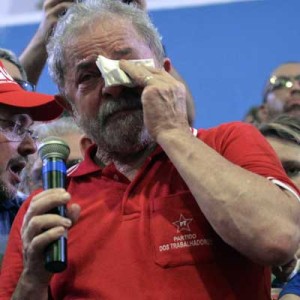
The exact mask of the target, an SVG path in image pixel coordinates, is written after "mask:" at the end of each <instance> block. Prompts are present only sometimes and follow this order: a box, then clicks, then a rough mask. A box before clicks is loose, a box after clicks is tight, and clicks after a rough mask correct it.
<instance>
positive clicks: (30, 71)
mask: <svg viewBox="0 0 300 300" xmlns="http://www.w3.org/2000/svg"><path fill="white" fill-rule="evenodd" d="M73 2H74V1H73V0H63V1H62V0H46V1H45V2H44V4H43V18H42V21H41V23H40V25H39V27H38V29H37V31H36V32H35V34H34V36H33V37H32V39H31V40H30V42H29V44H28V45H27V47H26V48H25V50H24V51H23V53H22V54H21V56H20V61H21V63H22V65H23V67H24V68H25V70H26V73H27V77H28V80H29V81H30V82H32V83H34V84H37V83H38V80H39V78H40V75H41V73H42V71H43V68H44V66H45V64H46V61H47V51H46V44H47V41H48V38H49V36H50V34H51V33H52V31H53V28H54V27H55V25H56V23H57V20H58V18H59V16H60V15H61V14H62V13H63V12H64V11H66V10H67V9H68V8H69V7H70V5H72V3H73Z"/></svg>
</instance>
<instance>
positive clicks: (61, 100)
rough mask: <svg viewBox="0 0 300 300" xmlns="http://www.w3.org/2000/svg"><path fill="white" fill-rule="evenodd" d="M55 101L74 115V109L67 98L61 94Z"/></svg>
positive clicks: (56, 96) (55, 97)
mask: <svg viewBox="0 0 300 300" xmlns="http://www.w3.org/2000/svg"><path fill="white" fill-rule="evenodd" d="M54 99H55V101H56V102H57V103H59V104H60V105H61V106H62V107H63V108H64V109H65V110H67V111H68V112H69V113H70V114H72V107H71V105H70V103H69V102H68V101H67V100H66V98H65V97H64V96H62V95H60V94H57V95H55V96H54Z"/></svg>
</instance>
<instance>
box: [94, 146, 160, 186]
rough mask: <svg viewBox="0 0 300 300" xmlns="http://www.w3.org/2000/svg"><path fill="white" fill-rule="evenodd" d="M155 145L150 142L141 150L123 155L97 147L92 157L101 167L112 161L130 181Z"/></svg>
mask: <svg viewBox="0 0 300 300" xmlns="http://www.w3.org/2000/svg"><path fill="white" fill-rule="evenodd" d="M155 147H156V144H155V143H151V144H148V145H147V146H146V147H145V148H143V149H142V150H139V151H136V152H133V153H130V154H125V155H124V154H120V153H107V152H104V151H103V150H102V149H100V148H98V149H97V152H96V155H95V157H94V161H95V163H96V164H97V165H99V166H101V167H104V166H105V165H108V164H110V163H114V164H115V166H116V169H117V170H118V171H119V172H120V173H122V174H123V175H124V176H126V177H127V178H128V179H129V180H130V181H132V180H133V178H134V177H135V175H136V173H137V171H138V170H139V168H140V167H141V166H142V165H143V163H144V162H145V160H146V158H147V157H148V156H149V155H150V153H151V152H152V151H153V150H154V149H155Z"/></svg>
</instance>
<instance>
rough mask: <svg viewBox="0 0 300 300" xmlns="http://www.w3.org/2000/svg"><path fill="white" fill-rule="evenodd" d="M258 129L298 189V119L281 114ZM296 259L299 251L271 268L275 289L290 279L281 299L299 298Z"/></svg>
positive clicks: (299, 170)
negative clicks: (278, 265)
mask: <svg viewBox="0 0 300 300" xmlns="http://www.w3.org/2000/svg"><path fill="white" fill-rule="evenodd" d="M259 129H260V131H261V133H262V134H263V135H264V136H265V137H266V139H267V140H268V142H269V143H270V144H271V146H272V147H273V149H274V150H275V152H276V154H277V155H278V157H279V159H280V161H281V163H282V165H283V168H284V169H285V171H286V173H287V175H288V176H289V177H290V178H291V180H292V181H293V182H294V184H295V185H296V186H297V187H298V188H300V118H299V117H296V116H290V115H287V114H282V115H279V116H278V117H276V118H274V119H273V120H271V121H270V122H267V123H263V124H261V125H260V127H259ZM298 257H299V251H298V253H296V255H295V260H294V261H292V262H291V263H289V264H287V265H285V266H281V267H274V268H273V273H274V274H275V275H276V279H275V281H274V283H273V286H274V287H275V288H276V287H277V288H278V287H280V288H282V287H283V286H284V283H285V282H286V281H287V280H289V279H290V282H289V283H288V284H287V285H286V286H285V287H284V289H283V291H282V292H281V294H280V296H281V297H282V299H291V300H292V299H300V297H299V298H297V297H296V296H293V295H288V294H293V293H295V294H296V295H298V296H300V276H299V275H296V278H293V276H294V275H295V274H296V273H297V272H298V269H299V263H297V260H298ZM291 278H292V279H291ZM274 290H275V291H277V290H278V289H274ZM284 295H286V296H284ZM283 296H284V297H283ZM294 297H296V298H294ZM276 299H277V298H276Z"/></svg>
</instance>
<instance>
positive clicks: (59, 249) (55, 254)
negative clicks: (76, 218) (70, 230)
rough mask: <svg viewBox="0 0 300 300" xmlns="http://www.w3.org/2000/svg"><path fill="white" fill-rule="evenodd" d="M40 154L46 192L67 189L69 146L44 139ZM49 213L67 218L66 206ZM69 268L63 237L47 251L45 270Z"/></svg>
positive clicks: (51, 138) (39, 150) (59, 270)
mask: <svg viewBox="0 0 300 300" xmlns="http://www.w3.org/2000/svg"><path fill="white" fill-rule="evenodd" d="M38 153H39V155H40V157H41V159H42V161H43V168H42V173H43V174H42V177H43V187H44V190H48V189H53V188H65V187H66V160H67V158H68V156H69V154H70V148H69V146H68V145H67V144H66V143H65V142H64V141H63V140H62V139H60V138H57V137H53V136H50V137H47V138H46V139H44V140H43V141H42V142H41V144H40V146H39V148H38ZM49 213H52V214H58V215H60V216H61V217H66V207H65V205H61V206H58V207H56V208H53V209H52V210H51V211H50V212H49ZM66 267H67V237H66V236H61V237H60V238H59V239H58V240H56V241H54V242H52V243H51V244H50V245H49V246H48V247H47V248H46V251H45V268H46V270H47V271H49V272H52V273H57V272H62V271H63V270H65V268H66Z"/></svg>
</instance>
